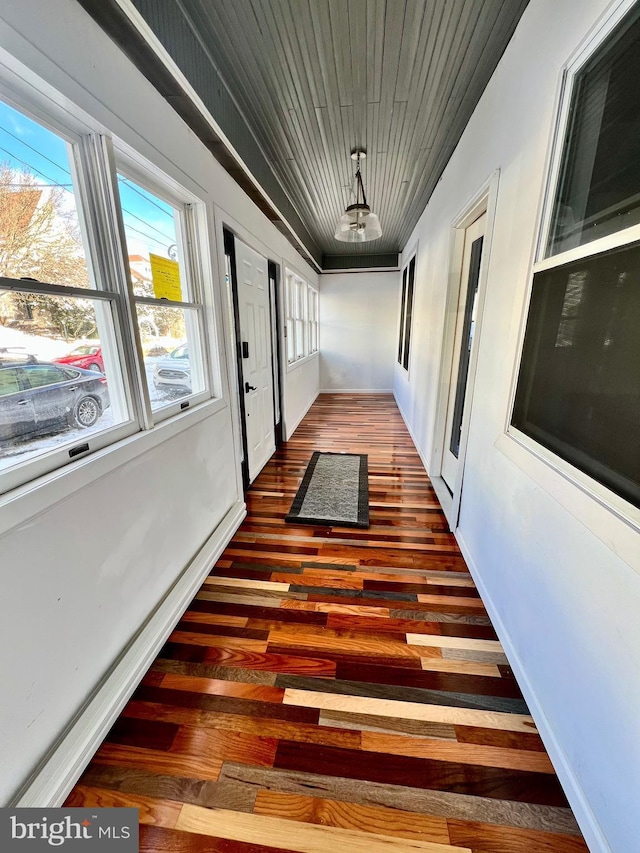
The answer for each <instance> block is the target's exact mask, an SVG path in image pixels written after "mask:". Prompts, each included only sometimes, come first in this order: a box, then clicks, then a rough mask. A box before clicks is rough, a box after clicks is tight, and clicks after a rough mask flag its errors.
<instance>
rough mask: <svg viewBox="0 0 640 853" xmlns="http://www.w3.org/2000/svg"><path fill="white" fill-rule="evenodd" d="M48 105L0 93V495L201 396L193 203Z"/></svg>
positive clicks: (203, 368)
mask: <svg viewBox="0 0 640 853" xmlns="http://www.w3.org/2000/svg"><path fill="white" fill-rule="evenodd" d="M50 108H51V110H53V111H54V115H53V117H52V118H50V117H49V116H48V114H46V113H45V108H44V107H43V109H42V110H40V108H39V106H38V105H36V106H35V107H34V106H33V105H29V106H28V110H29V111H30V112H32V111H35V113H37V115H38V118H37V119H34V118H31V117H30V116H29V115H27V114H26V112H24V111H22V110H20V109H18V108H17V107H15V106H10V105H9V104H7V103H0V493H2V492H6V491H8V490H10V489H12V488H14V487H16V486H17V485H20V484H21V483H24V482H27V481H28V480H31V479H33V478H34V477H37V476H40V475H41V474H43V473H46V472H47V471H51V470H53V469H55V468H57V467H59V466H61V465H64V464H66V463H68V462H70V461H71V460H72V459H74V458H76V457H77V456H78V455H86V454H87V453H91V452H93V451H95V450H98V449H100V448H102V447H105V446H107V445H108V444H111V443H113V442H115V441H117V440H119V439H120V438H123V437H125V436H127V435H131V434H133V433H135V432H137V431H139V430H141V429H149V428H151V427H153V424H154V423H155V422H157V421H158V420H160V419H162V418H165V417H168V416H169V415H172V414H174V413H176V412H179V411H180V410H181V409H183V408H185V407H186V406H188V405H190V404H191V402H194V401H195V402H199V401H200V400H203V399H205V398H207V397H208V396H210V392H209V381H208V367H207V364H206V359H205V347H204V337H205V330H204V316H203V298H202V291H201V282H200V276H199V268H200V257H199V253H200V249H199V243H198V239H197V235H198V234H199V233H200V231H201V230H202V229H201V227H200V225H201V223H200V224H198V223H199V217H200V216H201V215H202V214H201V206H199V205H198V204H197V200H195V199H191V198H190V197H189V196H188V195H187V193H186V192H185V193H184V194H182V191H181V190H180V189H179V188H176V186H175V184H174V183H173V182H170V181H169V179H165V178H164V177H163V176H162V175H159V174H158V173H157V172H156V171H153V172H152V171H151V170H150V171H149V175H152V179H150V180H149V181H148V184H149V185H150V187H151V188H149V186H147V181H146V180H145V177H144V175H146V172H144V168H143V167H142V166H141V165H140V164H139V163H138V162H136V168H137V170H138V173H139V174H140V176H141V179H140V180H138V179H136V180H135V181H134V180H133V179H132V178H131V177H129V176H128V175H127V174H126V173H127V163H128V161H127V160H126V159H125V158H124V155H123V163H124V167H123V169H122V174H121V175H118V176H116V174H115V173H114V172H113V170H112V166H111V162H112V158H111V156H110V147H111V145H112V143H111V140H110V139H109V138H108V137H107V136H106V135H104V136H99V135H97V134H96V133H94V132H92V131H90V130H89V129H85V128H84V127H83V126H82V124H81V122H80V121H77V120H76V119H75V118H74V117H73V116H72V114H71V113H70V112H67V111H64V112H55V110H56V108H55V107H54V106H51V107H50ZM46 109H49V107H47V108H46ZM49 124H51V125H54V124H55V127H56V130H55V131H54V130H52V129H51V128H50V127H49V126H48V125H49ZM143 173H144V174H143ZM118 197H119V198H120V200H121V205H120V208H119V209H118V207H117V205H114V204H112V203H111V201H110V200H117V199H118ZM119 233H124V234H125V237H126V246H122V245H121V244H120V241H119V238H118V234H119ZM125 254H128V255H129V270H130V275H131V286H129V283H128V282H127V281H126V278H125V276H124V273H123V271H124V269H125V268H126V260H125ZM131 294H133V296H132V295H131ZM132 320H133V322H135V323H137V334H132V330H133V326H132Z"/></svg>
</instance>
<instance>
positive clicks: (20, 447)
mask: <svg viewBox="0 0 640 853" xmlns="http://www.w3.org/2000/svg"><path fill="white" fill-rule="evenodd" d="M3 331H8V332H12V331H15V330H13V329H4V328H3V327H2V326H0V347H2V346H22V344H14V343H2V341H3V338H2V332H3ZM19 334H22V333H19ZM25 337H30V336H28V335H26V336H25ZM34 340H35V339H34ZM37 340H42V341H47V339H46V338H39V339H37ZM51 343H57V341H52V342H51ZM65 346H67V348H68V345H67V344H65ZM27 351H28V352H32V353H33V354H34V355H36V352H35V350H34V349H27ZM41 358H42V357H41ZM160 358H161V356H158V357H155V358H153V357H150V356H147V358H145V360H144V366H145V372H146V376H147V385H148V388H149V396H150V399H151V408H152V409H153V410H154V411H155V410H157V409H159V408H161V407H162V406H163V405H166V404H167V403H172V402H175V401H176V399H178V397H177V396H176V395H171V394H167V393H166V392H164V391H158V390H157V389H156V388H155V386H154V384H153V371H154V367H155V365H156V363H157V362H158V361H159V360H160ZM1 405H2V400H1V399H0V406H1ZM113 425H114V417H113V409H111V408H109V409H107V410H106V411H105V412H104V413H103V414H102V416H101V417H100V419H99V420H98V422H97V423H96V424H95V426H94V427H92V428H89V429H82V428H80V427H66V426H64V425H61V430H60V432H57V433H55V434H52V435H45V436H37V437H34V438H27V437H25V438H22V439H14V440H12V441H1V442H0V472H1V471H2V470H3V469H6V468H9V467H10V466H12V465H16V464H18V463H20V462H26V461H28V460H29V459H33V458H35V457H36V456H40V455H42V454H44V453H47V452H49V451H51V450H55V448H57V447H60V446H61V445H65V444H68V445H73V444H77V443H80V442H82V441H86V440H87V438H89V436H91V435H94V434H95V433H97V432H101V431H102V430H105V429H109V427H112V426H113Z"/></svg>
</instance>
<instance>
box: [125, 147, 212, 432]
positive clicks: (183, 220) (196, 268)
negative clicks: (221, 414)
mask: <svg viewBox="0 0 640 853" xmlns="http://www.w3.org/2000/svg"><path fill="white" fill-rule="evenodd" d="M114 165H115V173H114V180H115V193H116V203H117V207H118V213H119V225H120V227H121V228H122V231H121V247H122V253H123V256H124V258H123V260H124V265H125V269H126V271H127V285H126V286H127V292H128V298H129V302H130V305H131V308H132V311H133V320H134V324H135V326H136V329H135V341H136V353H135V355H136V361H137V370H136V373H137V376H138V382H137V385H138V392H139V394H140V397H141V398H142V400H143V402H144V413H145V421H146V423H147V429H152V428H153V426H154V425H155V424H158V423H160V422H161V421H163V420H166V419H167V418H171V417H173V416H174V415H176V414H179V413H180V412H182V411H184V410H185V409H188V408H190V407H191V406H196V405H198V404H199V403H203V402H205V401H206V400H208V399H210V398H211V397H215V396H216V394H215V385H216V383H215V382H214V381H213V376H212V370H211V364H210V361H211V359H210V357H209V353H210V347H209V340H208V334H207V331H208V330H207V322H206V303H205V298H204V281H203V269H202V265H201V264H200V263H199V259H200V258H201V257H202V251H203V248H202V245H201V239H200V235H201V233H202V229H203V228H206V210H205V204H204V203H203V202H201V201H200V200H199V199H197V198H196V197H195V196H193V195H192V194H191V193H189V192H188V190H186V189H184V188H183V187H181V186H180V185H179V184H177V183H176V182H175V181H171V180H169V179H167V178H166V176H165V175H164V174H163V173H161V172H160V171H159V170H157V169H155V168H153V167H152V166H151V165H150V164H144V163H141V162H140V160H138V159H134V158H133V157H132V156H131V154H130V153H129V152H128V151H127V150H126V149H125V148H124V147H121V146H119V145H118V144H117V143H116V145H115V150H114ZM118 175H122V176H123V177H124V178H127V179H128V180H130V181H133V182H134V183H135V184H137V185H138V186H140V187H141V188H142V189H145V190H147V192H149V193H151V194H152V195H154V196H156V197H157V198H159V199H160V200H161V201H164V202H165V203H166V204H169V205H170V206H171V207H173V208H174V210H175V211H176V212H177V214H178V216H177V221H176V243H177V245H178V249H179V258H180V262H181V265H180V273H181V277H182V279H183V281H184V285H185V290H186V295H188V296H189V297H190V299H189V300H185V299H183V300H181V301H179V302H178V301H173V300H164V299H158V298H156V297H149V296H138V295H137V294H135V293H134V292H133V284H132V281H131V269H130V265H129V253H128V250H127V241H126V236H125V229H124V219H123V218H122V214H121V213H120V211H121V210H122V205H121V200H120V191H119V188H118ZM137 305H150V306H155V307H158V308H178V309H185V310H186V311H195V312H196V317H197V329H198V343H199V350H200V352H199V358H198V359H197V360H196V361H197V362H199V363H198V364H197V366H198V369H199V370H200V371H201V374H202V378H203V384H204V388H203V390H202V391H198V392H196V393H195V394H194V393H191V394H189V395H187V396H185V397H180V398H178V399H177V400H176V401H175V402H172V403H170V404H169V405H166V406H161V407H158V408H157V409H152V407H151V402H150V399H149V391H148V387H147V381H146V373H145V366H144V358H143V354H142V345H141V340H140V333H139V329H138V318H137V313H136V306H137ZM190 359H191V356H190ZM185 403H186V404H187V405H185Z"/></svg>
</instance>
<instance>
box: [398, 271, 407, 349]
mask: <svg viewBox="0 0 640 853" xmlns="http://www.w3.org/2000/svg"><path fill="white" fill-rule="evenodd" d="M406 310H407V268H406V267H405V268H404V270H403V271H402V300H401V302H400V330H399V332H398V364H402V353H403V350H404V315H405V312H406Z"/></svg>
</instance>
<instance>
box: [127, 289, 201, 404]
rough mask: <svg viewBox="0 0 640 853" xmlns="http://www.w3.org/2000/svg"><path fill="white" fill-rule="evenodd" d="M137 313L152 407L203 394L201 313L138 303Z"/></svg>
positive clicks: (188, 309) (189, 309) (194, 310)
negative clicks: (199, 314)
mask: <svg viewBox="0 0 640 853" xmlns="http://www.w3.org/2000/svg"><path fill="white" fill-rule="evenodd" d="M137 312H138V326H139V329H140V338H141V340H142V351H143V354H144V365H145V373H146V377H147V386H148V389H149V397H150V399H151V408H152V409H153V410H154V411H155V410H157V409H161V408H163V407H165V406H169V405H171V404H172V403H175V402H176V401H177V400H180V399H184V398H185V397H189V396H191V395H192V394H198V393H200V392H201V391H204V390H205V380H204V369H203V364H202V357H201V355H200V353H201V344H200V328H199V318H198V311H197V310H196V309H191V308H177V307H176V308H171V307H168V306H167V307H166V308H165V307H164V306H158V305H146V304H138V305H137Z"/></svg>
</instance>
